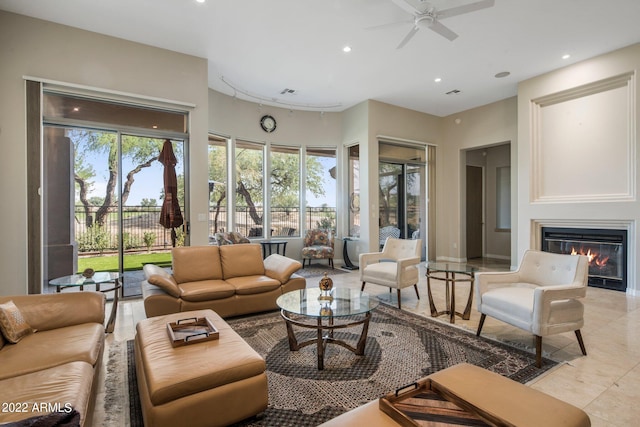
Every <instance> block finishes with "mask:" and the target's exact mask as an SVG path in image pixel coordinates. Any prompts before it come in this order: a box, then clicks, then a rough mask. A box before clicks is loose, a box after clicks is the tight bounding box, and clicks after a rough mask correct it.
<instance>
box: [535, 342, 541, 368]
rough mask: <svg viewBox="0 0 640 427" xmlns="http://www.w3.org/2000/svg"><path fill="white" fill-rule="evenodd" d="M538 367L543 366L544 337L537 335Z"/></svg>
mask: <svg viewBox="0 0 640 427" xmlns="http://www.w3.org/2000/svg"><path fill="white" fill-rule="evenodd" d="M536 368H542V337H541V336H539V335H536Z"/></svg>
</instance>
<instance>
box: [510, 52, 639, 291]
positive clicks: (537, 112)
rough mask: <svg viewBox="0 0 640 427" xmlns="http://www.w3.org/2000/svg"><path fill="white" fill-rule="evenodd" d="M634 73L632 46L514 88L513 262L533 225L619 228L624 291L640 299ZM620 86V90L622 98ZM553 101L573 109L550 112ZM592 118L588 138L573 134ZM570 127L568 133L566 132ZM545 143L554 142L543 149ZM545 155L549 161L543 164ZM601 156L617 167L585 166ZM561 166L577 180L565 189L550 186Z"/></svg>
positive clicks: (532, 243)
mask: <svg viewBox="0 0 640 427" xmlns="http://www.w3.org/2000/svg"><path fill="white" fill-rule="evenodd" d="M639 68H640V44H636V45H632V46H629V47H626V48H624V49H620V50H617V51H614V52H610V53H608V54H605V55H601V56H598V57H596V58H593V59H589V60H586V61H583V62H580V63H577V64H575V65H572V66H568V67H565V68H562V69H560V70H557V71H554V72H551V73H548V74H545V75H542V76H539V77H535V78H532V79H530V80H527V81H524V82H521V83H520V84H519V86H518V125H519V126H518V140H519V144H518V155H517V167H518V171H519V172H518V176H519V181H518V215H517V218H518V224H519V227H518V236H517V241H518V245H517V256H518V258H520V257H521V256H522V254H523V252H524V251H525V250H526V249H529V248H539V245H540V242H539V240H540V239H539V227H540V226H541V225H549V226H569V227H571V226H576V227H581V226H585V227H594V228H623V229H625V228H626V229H627V230H628V241H629V244H630V246H629V254H628V260H629V263H630V268H629V276H628V279H629V285H630V288H629V289H628V290H627V292H628V293H631V294H635V295H639V294H640V285H639V284H638V283H637V280H636V279H637V278H638V277H640V263H638V262H637V261H636V257H637V256H636V255H637V254H638V253H640V252H639V251H640V239H638V238H637V223H638V221H640V201H638V196H637V190H638V188H639V185H640V181H639V180H640V177H639V176H638V164H639V160H640V157H639V156H640V152H639V151H640V150H638V148H637V137H636V129H637V123H638V119H639V115H640V110H638V108H637V99H640V98H639V95H640V92H639V91H640V88H639V87H638V83H637V81H636V78H637V77H636V76H637V72H638V69H639ZM620 80H621V81H622V83H620V82H619V81H620ZM616 81H618V83H617V84H616V83H615V82H616ZM611 82H613V83H611ZM620 84H622V90H623V91H624V92H625V93H626V95H625V96H622V97H621V96H619V95H620V93H619V92H620V90H621V89H620ZM594 99H597V100H599V102H593V101H594ZM557 103H567V105H568V104H569V103H572V104H574V105H576V106H577V108H575V109H573V110H571V111H570V115H567V111H568V110H567V109H566V108H557V107H556V105H557ZM547 105H550V106H553V108H547V107H546V106H547ZM602 110H605V111H602ZM611 110H613V111H614V112H615V114H611ZM554 114H556V115H557V114H562V115H563V116H562V117H561V118H559V117H554ZM572 116H573V117H572ZM580 120H583V121H584V123H582V124H580ZM594 121H597V122H598V128H597V129H592V130H591V131H590V132H589V133H588V134H584V133H581V132H579V131H575V130H576V129H578V130H579V127H585V128H587V127H588V126H590V125H592V124H593V122H594ZM549 122H551V124H549ZM621 127H622V129H620V128H621ZM571 129H574V131H573V132H567V130H571ZM580 135H582V136H580ZM597 135H600V136H597ZM553 140H555V141H556V142H557V143H556V144H551V143H550V141H553ZM603 150H604V152H603ZM621 153H622V154H621ZM550 156H551V158H554V161H553V162H548V163H545V162H544V159H547V158H550ZM601 157H603V158H604V160H605V161H607V162H611V159H612V158H613V159H615V158H617V159H618V162H619V166H617V167H616V166H613V167H612V165H611V164H609V165H606V167H603V166H601V167H598V166H593V165H597V164H598V162H597V161H598V160H600V158H601ZM558 159H562V161H557V160H558ZM577 163H579V164H581V165H587V166H589V168H588V169H589V170H588V171H584V172H578V168H577ZM564 166H566V167H567V168H566V169H570V170H572V171H573V172H574V173H580V174H582V175H583V179H579V180H576V179H574V177H567V179H569V180H570V182H569V184H567V182H564V181H563V182H562V183H559V182H557V183H555V184H557V185H555V184H554V182H555V181H554V180H558V179H562V177H563V175H564V174H565V170H566V169H565V167H564ZM601 182H604V183H605V185H602V184H601Z"/></svg>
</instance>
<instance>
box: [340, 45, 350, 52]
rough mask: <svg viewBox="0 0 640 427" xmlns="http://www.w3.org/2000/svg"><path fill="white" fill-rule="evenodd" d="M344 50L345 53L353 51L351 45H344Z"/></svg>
mask: <svg viewBox="0 0 640 427" xmlns="http://www.w3.org/2000/svg"><path fill="white" fill-rule="evenodd" d="M342 51H343V52H345V53H349V52H351V46H345V47H343V48H342Z"/></svg>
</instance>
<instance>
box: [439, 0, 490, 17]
mask: <svg viewBox="0 0 640 427" xmlns="http://www.w3.org/2000/svg"><path fill="white" fill-rule="evenodd" d="M495 3H496V2H495V0H480V1H476V2H474V3H469V4H464V5H462V6H457V7H452V8H449V9H443V10H439V11H438V14H437V15H438V19H444V18H451V17H452V16H456V15H462V14H463V13H469V12H474V11H476V10H480V9H486V8H488V7H492V6H493V5H495Z"/></svg>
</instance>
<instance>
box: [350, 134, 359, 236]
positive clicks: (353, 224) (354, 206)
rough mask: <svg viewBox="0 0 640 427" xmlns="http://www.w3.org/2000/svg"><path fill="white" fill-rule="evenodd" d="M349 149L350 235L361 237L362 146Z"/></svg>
mask: <svg viewBox="0 0 640 427" xmlns="http://www.w3.org/2000/svg"><path fill="white" fill-rule="evenodd" d="M347 150H348V151H349V236H351V237H360V146H359V145H354V146H352V147H349V148H348V149H347Z"/></svg>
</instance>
